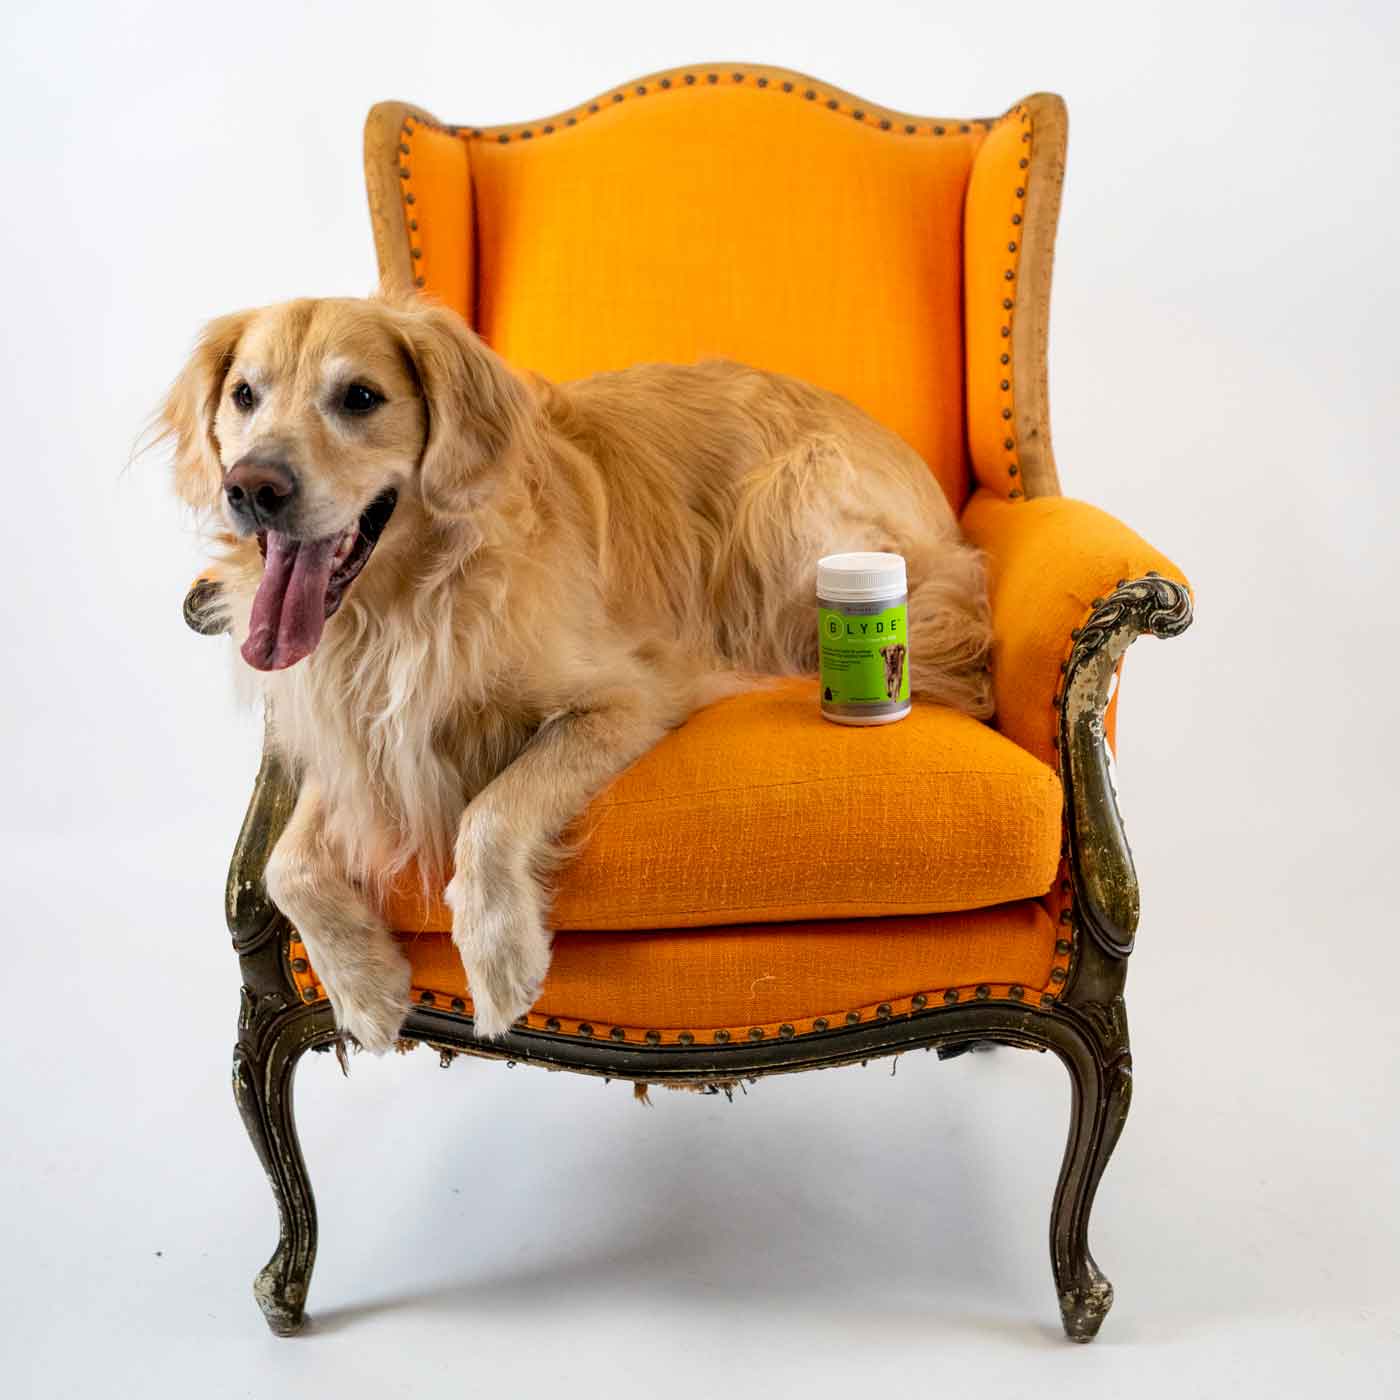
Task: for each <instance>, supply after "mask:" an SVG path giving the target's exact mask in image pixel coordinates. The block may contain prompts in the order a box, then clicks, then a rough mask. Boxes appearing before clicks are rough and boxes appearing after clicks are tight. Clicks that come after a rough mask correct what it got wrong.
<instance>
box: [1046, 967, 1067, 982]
mask: <svg viewBox="0 0 1400 1400" xmlns="http://www.w3.org/2000/svg"><path fill="white" fill-rule="evenodd" d="M1050 980H1051V981H1052V982H1063V981H1064V980H1065V970H1064V968H1062V967H1052V968H1051V969H1050Z"/></svg>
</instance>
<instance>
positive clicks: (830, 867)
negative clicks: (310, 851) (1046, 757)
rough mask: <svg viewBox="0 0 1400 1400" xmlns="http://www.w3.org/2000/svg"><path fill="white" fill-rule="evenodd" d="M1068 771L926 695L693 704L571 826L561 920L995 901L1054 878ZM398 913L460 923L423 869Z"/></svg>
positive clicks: (610, 923)
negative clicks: (827, 713)
mask: <svg viewBox="0 0 1400 1400" xmlns="http://www.w3.org/2000/svg"><path fill="white" fill-rule="evenodd" d="M1061 803H1062V795H1061V789H1060V783H1059V779H1058V778H1057V777H1056V775H1055V773H1054V772H1053V771H1052V770H1051V769H1050V768H1049V767H1047V766H1046V765H1045V764H1044V763H1042V762H1041V761H1040V760H1039V759H1037V758H1034V757H1032V756H1031V755H1030V754H1028V753H1027V752H1026V751H1025V750H1024V749H1021V748H1020V747H1018V746H1017V745H1016V744H1014V743H1013V742H1012V741H1011V740H1009V739H1006V738H1004V737H1003V736H1002V735H1000V734H998V733H997V732H996V730H994V729H991V728H989V727H988V726H987V725H984V724H979V723H978V722H977V721H976V720H971V719H968V718H967V717H966V716H964V715H961V714H957V713H955V712H954V711H952V710H948V709H944V708H942V707H938V706H933V705H925V704H915V705H914V707H913V709H912V711H911V712H910V714H909V716H908V717H907V718H906V719H903V720H901V721H899V722H898V723H895V724H888V725H882V726H876V727H871V728H848V727H844V726H841V725H836V724H831V723H829V722H828V721H826V720H823V719H822V718H821V716H820V714H819V712H818V700H817V689H816V682H815V681H813V680H807V679H796V680H784V681H779V682H775V683H772V684H770V685H766V686H764V687H763V688H761V689H757V690H754V691H751V692H748V693H746V694H743V695H739V696H735V697H733V698H731V699H727V700H722V701H719V702H718V703H716V704H714V705H710V706H708V707H707V708H706V709H704V710H701V711H699V712H698V713H697V714H695V715H693V716H692V717H691V718H690V719H689V720H688V721H687V722H686V723H685V724H684V725H682V726H681V727H680V728H679V729H677V730H675V731H673V732H672V733H671V734H669V735H667V737H666V738H665V739H663V740H662V741H661V743H659V744H658V745H657V746H656V747H655V748H654V749H653V750H652V751H651V752H650V753H648V754H646V755H645V756H644V757H643V758H641V759H639V760H638V761H637V762H636V763H635V764H633V765H632V767H631V768H629V769H628V770H627V771H626V772H625V773H623V774H622V775H621V776H620V777H619V778H618V779H617V780H616V781H615V782H614V783H613V784H612V785H611V786H610V787H609V788H608V789H607V790H606V791H605V792H603V793H602V794H601V795H600V796H599V797H598V798H597V799H596V800H595V801H594V802H593V804H592V805H591V806H590V807H589V809H588V810H587V812H586V813H585V814H584V816H583V818H582V819H581V820H580V822H579V823H578V824H577V826H576V827H575V828H574V830H572V831H571V832H569V833H568V839H569V840H570V841H574V840H580V839H581V841H582V846H581V849H580V852H579V854H578V855H577V856H576V857H575V858H574V859H573V860H571V861H570V862H569V863H568V864H567V865H565V866H564V867H563V869H562V870H561V871H560V874H559V877H558V885H557V893H556V898H555V902H554V909H553V918H552V924H553V927H554V928H555V929H557V930H559V931H571V930H606V931H609V932H618V931H625V930H664V929H685V928H698V927H706V926H715V925H728V924H766V923H777V922H783V921H789V920H828V919H853V918H869V917H877V916H884V915H911V914H919V915H924V914H934V913H942V912H948V911H954V910H966V909H981V908H988V907H991V906H994V905H999V904H1005V903H1008V902H1011V901H1014V900H1021V899H1031V898H1035V897H1037V896H1039V895H1042V894H1044V893H1045V892H1046V891H1048V890H1049V888H1050V886H1051V883H1052V882H1053V880H1054V878H1055V872H1056V869H1057V867H1058V862H1059V855H1060V837H1061ZM385 912H386V917H387V918H388V920H389V923H390V926H391V927H392V928H394V929H397V930H402V931H405V932H446V931H450V930H451V927H452V916H451V912H450V910H448V909H447V907H446V906H445V905H444V904H443V902H442V900H441V898H440V897H439V898H433V899H426V900H425V899H424V898H423V896H422V894H421V891H420V882H419V881H418V879H417V878H416V877H415V876H413V875H412V874H410V876H409V877H407V878H405V879H404V880H402V881H401V882H400V883H399V884H398V886H397V887H396V888H395V890H394V891H393V892H392V893H391V896H390V898H389V900H388V905H387V908H386V911H385Z"/></svg>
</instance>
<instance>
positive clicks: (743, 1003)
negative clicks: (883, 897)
mask: <svg viewBox="0 0 1400 1400" xmlns="http://www.w3.org/2000/svg"><path fill="white" fill-rule="evenodd" d="M402 942H403V947H404V951H405V952H406V953H407V954H408V958H409V961H410V963H411V964H412V967H413V999H414V1000H415V1001H417V1002H422V1003H427V1004H431V1005H436V1006H439V1007H441V1008H443V1009H444V1010H457V1011H462V1010H466V1009H468V1008H469V1007H470V993H469V991H468V988H467V985H466V977H465V974H464V973H463V971H462V963H461V959H460V958H459V956H458V954H457V950H456V948H455V947H454V946H453V943H452V940H451V939H450V938H449V937H448V936H447V935H446V934H441V933H429V934H418V935H405V936H404V938H403V940H402ZM291 956H292V957H293V958H294V959H297V960H304V959H305V957H306V950H305V948H304V946H302V945H301V944H300V943H295V942H294V944H293V946H292V949H291ZM1068 961H1069V945H1068V943H1066V942H1064V941H1062V940H1057V937H1056V926H1055V924H1054V923H1053V922H1052V920H1051V917H1050V915H1048V914H1047V913H1046V911H1045V910H1044V909H1043V908H1041V906H1040V905H1039V904H1037V903H1033V902H1029V901H1027V902H1024V903H1018V904H1008V905H1003V906H1001V907H1000V908H996V909H981V910H975V911H972V912H969V913H962V914H940V915H935V916H933V917H926V918H889V919H852V920H845V921H840V920H835V921H828V922H817V923H792V924H760V925H749V926H739V927H732V926H731V927H728V928H715V929H703V930H699V931H695V932H684V931H680V932H677V931H672V932H665V933H570V934H563V935H561V936H560V937H558V938H556V939H555V941H554V961H553V965H552V966H551V968H550V972H549V976H548V977H547V979H546V980H545V984H544V989H543V991H542V992H541V993H540V998H539V1001H538V1002H537V1003H536V1005H535V1007H534V1009H533V1010H532V1011H531V1012H530V1015H529V1017H528V1021H529V1024H530V1025H531V1026H534V1027H536V1028H538V1029H549V1030H561V1031H564V1032H567V1033H570V1034H579V1033H582V1034H585V1035H587V1034H590V1033H592V1034H595V1035H598V1036H600V1037H612V1038H615V1039H627V1040H634V1041H639V1040H642V1039H643V1038H644V1037H645V1036H646V1033H647V1032H648V1031H651V1032H652V1033H653V1036H652V1038H653V1040H659V1041H660V1042H661V1043H675V1042H676V1041H677V1040H678V1039H679V1038H680V1037H681V1036H683V1035H693V1036H694V1037H695V1039H696V1041H697V1043H700V1044H705V1043H712V1042H713V1041H714V1040H715V1039H717V1038H719V1039H724V1038H726V1037H727V1038H729V1039H735V1040H737V1039H740V1038H741V1037H751V1038H754V1039H758V1038H759V1037H758V1036H755V1035H754V1034H753V1033H754V1031H760V1032H761V1033H762V1035H763V1036H765V1037H766V1036H778V1035H787V1034H797V1035H801V1034H803V1033H804V1032H807V1031H811V1030H821V1029H824V1027H823V1026H820V1025H816V1024H814V1022H816V1021H817V1020H818V1018H824V1019H825V1020H826V1021H827V1023H828V1024H829V1025H831V1026H837V1025H843V1024H845V1023H846V1021H847V1019H848V1018H849V1017H851V1016H856V1017H857V1018H858V1019H860V1020H872V1019H874V1018H875V1017H876V1016H878V1015H881V1014H884V1015H900V1014H901V1013H904V1012H908V1011H910V1010H911V1009H917V1008H918V1006H920V1005H924V1004H927V1005H929V1006H933V1005H936V1004H939V1003H944V1002H947V1001H956V1000H962V999H966V998H974V997H977V996H978V995H979V989H981V988H985V991H984V992H982V993H981V995H984V996H986V997H994V998H1003V999H1005V998H1011V999H1013V1000H1024V1001H1027V1002H1029V1003H1031V1004H1032V1005H1034V1004H1036V1003H1038V1001H1039V999H1040V997H1041V996H1042V995H1054V992H1055V989H1056V988H1057V987H1058V985H1059V982H1060V981H1061V980H1062V979H1063V976H1064V970H1065V968H1066V965H1067V964H1068ZM298 966H301V962H300V961H299V962H298ZM294 975H295V977H296V981H297V985H298V987H299V989H300V990H301V992H302V994H303V996H304V997H307V998H308V999H315V998H317V997H320V996H323V995H324V992H323V990H322V988H321V986H320V984H319V983H318V982H317V980H316V974H315V971H314V969H310V968H307V969H306V970H305V971H298V972H295V973H294ZM919 997H921V998H923V1001H922V1002H916V1000H915V998H919ZM580 1027H583V1030H582V1032H580ZM716 1032H718V1033H719V1035H718V1036H717V1035H716Z"/></svg>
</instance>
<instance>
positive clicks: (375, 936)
mask: <svg viewBox="0 0 1400 1400" xmlns="http://www.w3.org/2000/svg"><path fill="white" fill-rule="evenodd" d="M266 878H267V888H268V893H269V894H271V896H272V899H273V903H275V904H276V905H277V907H278V908H279V909H280V910H281V911H282V912H283V913H284V914H285V915H286V916H287V918H288V919H290V920H291V921H292V923H293V924H294V925H295V926H296V930H297V932H298V933H299V934H300V935H301V938H302V941H303V942H304V943H305V944H306V950H307V952H308V953H310V954H311V963H312V966H313V967H314V968H315V969H316V975H317V976H318V977H319V978H320V980H321V983H322V985H323V986H324V987H325V989H326V994H327V995H328V996H329V997H330V1001H331V1006H332V1008H333V1009H334V1011H335V1019H336V1024H337V1025H339V1026H340V1028H341V1029H342V1030H344V1031H348V1032H349V1033H350V1034H351V1035H352V1036H354V1038H355V1039H356V1040H357V1041H358V1042H359V1043H360V1045H361V1046H362V1047H363V1048H364V1049H366V1050H372V1051H374V1052H375V1053H376V1054H379V1053H382V1052H383V1051H385V1050H387V1049H389V1047H390V1046H391V1045H393V1043H394V1041H395V1039H396V1038H397V1036H398V1033H399V1027H400V1026H401V1025H402V1023H403V1018H404V1015H405V1013H406V1012H407V1010H408V1000H409V998H408V990H409V965H408V959H407V958H405V957H404V955H403V953H402V951H401V950H400V949H399V947H398V945H397V944H396V943H395V942H394V940H393V938H391V937H390V935H389V930H388V928H387V927H386V926H385V923H384V920H383V919H382V918H381V917H380V916H379V913H378V912H377V911H376V910H375V908H374V907H373V905H372V904H371V903H370V902H369V900H367V899H366V898H365V895H364V893H363V891H361V890H360V889H358V888H357V887H356V885H355V884H354V882H353V881H352V880H351V879H350V877H349V875H348V874H347V873H346V871H345V869H344V868H343V865H342V863H341V862H340V861H339V860H338V859H337V857H336V855H335V852H334V851H333V850H332V848H331V845H330V843H329V841H328V840H327V837H326V832H325V824H324V820H323V809H322V804H321V797H320V794H319V792H318V791H317V789H316V787H315V784H314V783H311V782H309V781H307V782H304V783H303V784H302V788H301V793H300V795H299V796H298V798H297V805H296V810H295V811H294V812H293V813H292V819H291V821H290V822H288V823H287V829H286V830H285V831H284V832H283V833H282V837H281V839H280V840H279V841H278V842H277V845H276V847H275V849H274V850H273V852H272V857H271V859H270V860H269V861H268V864H267V877H266Z"/></svg>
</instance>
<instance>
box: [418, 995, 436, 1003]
mask: <svg viewBox="0 0 1400 1400" xmlns="http://www.w3.org/2000/svg"><path fill="white" fill-rule="evenodd" d="M418 1000H419V1001H420V1002H421V1003H422V1004H423V1005H424V1006H435V1005H436V1004H437V998H436V997H435V996H434V995H433V994H432V993H431V992H420V993H419V995H418Z"/></svg>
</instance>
